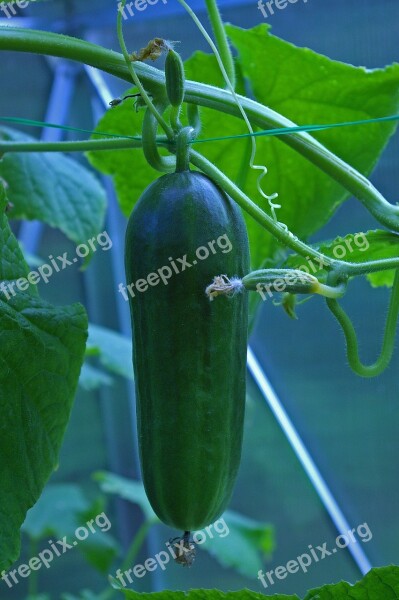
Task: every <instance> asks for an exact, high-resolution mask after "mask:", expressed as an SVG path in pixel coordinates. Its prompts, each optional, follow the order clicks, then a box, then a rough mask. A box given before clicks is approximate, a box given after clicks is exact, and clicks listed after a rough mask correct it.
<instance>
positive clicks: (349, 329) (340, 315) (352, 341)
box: [327, 269, 399, 377]
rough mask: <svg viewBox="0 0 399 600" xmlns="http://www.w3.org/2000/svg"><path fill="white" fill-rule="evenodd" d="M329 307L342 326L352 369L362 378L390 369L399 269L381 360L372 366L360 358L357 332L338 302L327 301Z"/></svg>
mask: <svg viewBox="0 0 399 600" xmlns="http://www.w3.org/2000/svg"><path fill="white" fill-rule="evenodd" d="M327 306H328V308H329V309H330V311H331V312H332V313H333V315H334V317H335V318H336V319H337V321H338V323H339V324H340V325H341V327H342V330H343V332H344V335H345V340H346V352H347V357H348V361H349V366H350V367H351V369H352V370H353V371H354V372H355V373H356V374H357V375H360V376H361V377H376V376H377V375H380V374H381V373H382V372H383V371H385V369H386V368H387V367H388V365H389V363H390V362H391V358H392V354H393V351H394V346H395V334H396V326H397V322H398V317H399V269H397V270H396V274H395V280H394V284H393V288H392V293H391V300H390V303H389V309H388V315H387V320H386V324H385V332H384V341H383V344H382V350H381V354H380V356H379V358H378V359H377V360H376V362H375V363H373V364H372V365H364V364H363V363H362V362H361V360H360V358H359V348H358V342H357V337H356V331H355V329H354V327H353V324H352V321H351V320H350V318H349V317H348V315H347V314H346V312H345V311H344V309H343V308H342V306H340V304H339V303H338V301H337V300H334V299H330V298H328V299H327Z"/></svg>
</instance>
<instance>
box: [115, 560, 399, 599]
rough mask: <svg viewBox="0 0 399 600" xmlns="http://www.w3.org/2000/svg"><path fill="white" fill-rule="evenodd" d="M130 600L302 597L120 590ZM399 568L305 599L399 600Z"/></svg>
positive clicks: (374, 571) (319, 591) (326, 588)
mask: <svg viewBox="0 0 399 600" xmlns="http://www.w3.org/2000/svg"><path fill="white" fill-rule="evenodd" d="M120 591H121V592H122V593H123V594H124V596H125V598H127V599H128V600H140V599H141V600H146V599H147V600H264V599H265V598H273V600H300V599H299V597H298V596H297V595H294V596H292V595H290V596H286V595H284V594H274V595H272V596H265V595H264V594H260V593H258V592H252V591H251V590H239V591H237V592H221V591H220V590H190V591H189V592H172V591H169V590H165V591H164V592H156V593H153V594H141V593H139V592H135V591H133V590H127V589H120ZM398 598H399V567H396V566H390V567H381V568H377V569H372V570H371V571H369V573H367V575H366V576H365V577H364V578H363V579H362V580H361V581H359V582H358V583H356V584H355V585H351V584H350V583H346V582H341V583H337V584H333V585H325V586H322V587H320V588H317V589H314V590H311V591H310V592H308V593H307V594H306V596H305V598H304V600H398Z"/></svg>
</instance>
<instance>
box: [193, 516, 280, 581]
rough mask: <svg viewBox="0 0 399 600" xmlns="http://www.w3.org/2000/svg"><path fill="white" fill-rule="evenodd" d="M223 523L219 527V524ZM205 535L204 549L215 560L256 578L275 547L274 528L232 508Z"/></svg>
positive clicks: (246, 575) (202, 545)
mask: <svg viewBox="0 0 399 600" xmlns="http://www.w3.org/2000/svg"><path fill="white" fill-rule="evenodd" d="M221 525H223V526H222V527H220V526H221ZM210 531H211V533H212V535H213V537H212V538H210V534H209V535H207V536H206V537H205V541H204V543H201V546H200V547H201V548H204V549H205V550H207V551H208V552H209V554H211V555H212V556H213V557H214V558H216V559H217V560H218V562H219V563H220V564H221V565H223V566H224V567H227V568H229V567H230V568H233V569H235V570H236V571H238V573H241V575H244V576H245V577H249V578H251V579H256V577H257V573H258V572H259V570H260V569H262V567H263V565H264V561H263V560H262V559H263V558H264V557H265V556H267V557H268V558H270V554H271V552H272V551H273V549H274V537H273V532H274V529H273V527H272V526H271V525H269V524H268V523H259V522H257V521H254V520H252V519H249V518H247V517H244V516H243V515H240V514H238V513H236V512H233V511H230V510H228V511H226V512H225V513H223V515H222V517H221V518H220V519H218V520H217V521H216V522H215V523H214V526H213V527H212V529H211V530H210Z"/></svg>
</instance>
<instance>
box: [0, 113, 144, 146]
mask: <svg viewBox="0 0 399 600" xmlns="http://www.w3.org/2000/svg"><path fill="white" fill-rule="evenodd" d="M0 121H4V122H6V123H19V124H20V125H29V126H30V127H53V128H55V129H64V130H65V131H76V132H78V133H89V134H91V135H106V136H109V137H116V138H123V139H129V140H138V141H139V140H141V137H140V136H132V135H121V134H120V133H106V132H105V131H91V130H90V129H78V128H77V127H69V126H68V125H57V124H56V123H47V122H45V121H32V120H31V119H21V118H19V117H0Z"/></svg>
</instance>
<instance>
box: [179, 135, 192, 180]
mask: <svg viewBox="0 0 399 600" xmlns="http://www.w3.org/2000/svg"><path fill="white" fill-rule="evenodd" d="M193 133H194V129H193V128H192V127H183V129H181V130H180V131H179V133H178V134H177V138H176V173H179V172H182V171H189V170H190V141H191V139H192V137H193Z"/></svg>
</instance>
